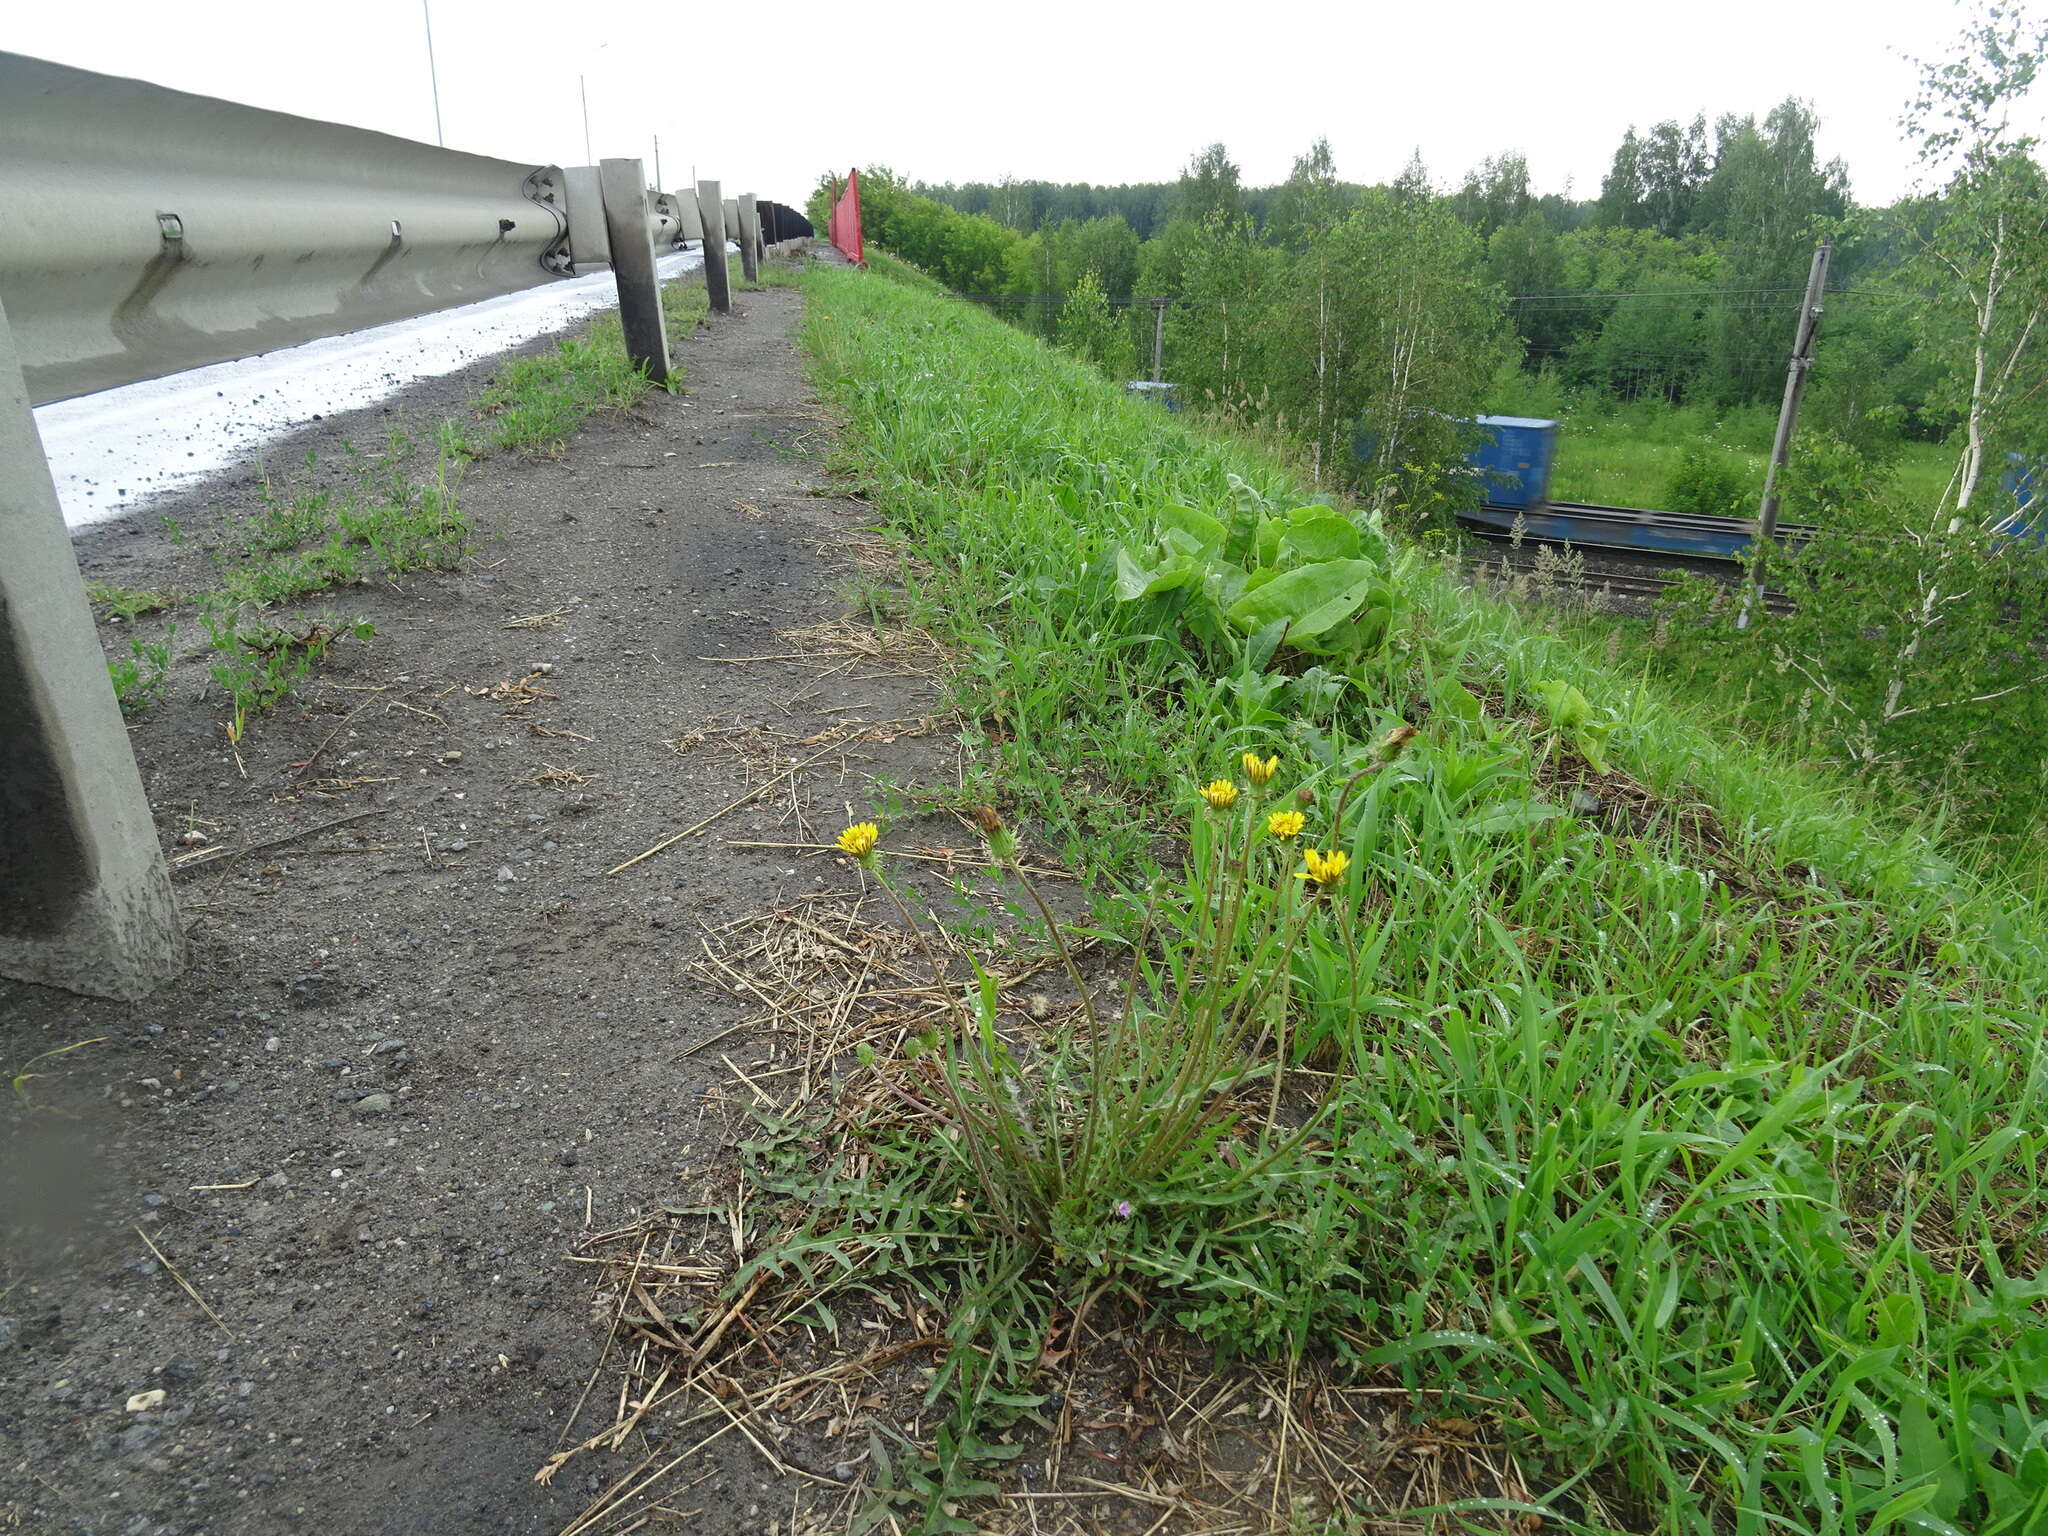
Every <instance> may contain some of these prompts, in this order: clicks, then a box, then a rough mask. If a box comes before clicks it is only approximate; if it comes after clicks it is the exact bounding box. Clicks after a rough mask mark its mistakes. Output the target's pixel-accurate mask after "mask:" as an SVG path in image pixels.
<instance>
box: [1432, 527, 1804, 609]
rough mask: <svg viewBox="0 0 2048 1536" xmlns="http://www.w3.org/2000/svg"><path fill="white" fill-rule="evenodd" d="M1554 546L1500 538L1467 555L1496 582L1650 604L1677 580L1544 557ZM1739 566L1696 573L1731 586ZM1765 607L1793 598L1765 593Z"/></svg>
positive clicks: (1777, 606) (1730, 564)
mask: <svg viewBox="0 0 2048 1536" xmlns="http://www.w3.org/2000/svg"><path fill="white" fill-rule="evenodd" d="M1554 547H1556V546H1553V545H1549V544H1543V543H1539V544H1537V545H1536V547H1534V548H1530V547H1528V546H1527V545H1525V546H1524V547H1522V548H1519V549H1518V548H1516V547H1515V546H1513V545H1512V544H1508V543H1505V542H1502V543H1498V544H1496V543H1493V542H1492V541H1488V547H1486V548H1483V549H1480V550H1476V551H1474V552H1473V553H1472V555H1471V557H1470V564H1471V566H1472V568H1473V569H1474V570H1475V571H1476V572H1478V573H1479V574H1481V575H1484V576H1489V577H1491V578H1493V579H1495V580H1499V581H1504V582H1505V581H1514V580H1516V579H1518V578H1527V579H1531V580H1533V581H1535V582H1538V583H1541V584H1545V585H1551V586H1568V587H1570V588H1572V589H1573V590H1574V591H1578V592H1584V593H1589V594H1591V595H1594V596H1602V595H1605V596H1611V597H1626V598H1633V599H1635V600H1636V601H1638V602H1644V603H1652V602H1655V601H1656V600H1657V599H1658V598H1660V597H1662V596H1664V594H1665V593H1667V592H1669V591H1670V590H1671V589H1672V588H1673V587H1675V586H1677V585H1678V583H1679V580H1680V577H1679V576H1677V575H1670V576H1666V575H1660V574H1658V573H1657V572H1655V571H1648V570H1642V569H1635V570H1629V569H1625V568H1617V567H1615V566H1613V565H1609V564H1597V563H1589V562H1587V561H1586V560H1585V558H1584V556H1581V557H1580V558H1579V560H1577V561H1574V562H1571V563H1560V562H1558V561H1555V560H1545V559H1544V558H1543V551H1544V550H1545V549H1549V548H1554ZM1741 569H1742V567H1741V563H1740V562H1739V561H1735V560H1729V561H1726V562H1725V563H1723V564H1722V565H1721V567H1720V568H1719V569H1717V570H1715V571H1713V572H1711V573H1705V572H1703V573H1701V574H1711V576H1712V577H1713V579H1715V580H1719V581H1721V582H1723V583H1724V584H1726V585H1728V586H1734V585H1735V584H1736V582H1737V581H1738V580H1739V579H1740V574H1741ZM1764 608H1765V610H1766V611H1767V612H1771V613H1789V612H1791V610H1792V600H1791V599H1790V598H1788V597H1787V596H1786V595H1785V594H1784V593H1782V592H1773V591H1766V592H1765V593H1764Z"/></svg>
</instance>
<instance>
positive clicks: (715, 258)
mask: <svg viewBox="0 0 2048 1536" xmlns="http://www.w3.org/2000/svg"><path fill="white" fill-rule="evenodd" d="M697 216H698V218H699V219H701V220H702V221H703V224H704V287H705V290H706V292H708V293H709V294H710V295H711V307H712V309H714V310H715V311H717V312H718V313H719V314H721V315H729V314H731V313H732V279H731V278H730V277H728V276H727V275H726V270H725V204H724V203H723V202H722V201H720V199H719V195H718V183H717V182H715V181H700V182H698V183H697Z"/></svg>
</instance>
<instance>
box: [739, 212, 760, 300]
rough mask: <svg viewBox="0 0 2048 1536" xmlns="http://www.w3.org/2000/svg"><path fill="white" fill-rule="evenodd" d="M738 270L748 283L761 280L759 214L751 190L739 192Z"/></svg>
mask: <svg viewBox="0 0 2048 1536" xmlns="http://www.w3.org/2000/svg"><path fill="white" fill-rule="evenodd" d="M740 270H741V271H742V272H744V273H746V274H747V281H748V282H750V283H758V282H759V281H760V280H761V215H760V212H759V211H758V210H757V209H756V208H755V206H754V194H753V193H751V192H742V193H741V194H740Z"/></svg>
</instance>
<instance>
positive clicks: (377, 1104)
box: [356, 1093, 391, 1115]
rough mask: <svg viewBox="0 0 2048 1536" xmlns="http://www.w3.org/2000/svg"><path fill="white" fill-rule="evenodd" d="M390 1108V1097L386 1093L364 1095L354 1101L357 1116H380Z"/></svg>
mask: <svg viewBox="0 0 2048 1536" xmlns="http://www.w3.org/2000/svg"><path fill="white" fill-rule="evenodd" d="M390 1107H391V1095H390V1094H388V1093H372V1094H366V1095H364V1096H363V1097H362V1098H360V1099H357V1100H356V1113H357V1114H359V1115H381V1114H383V1113H384V1111H385V1110H387V1109H389V1108H390Z"/></svg>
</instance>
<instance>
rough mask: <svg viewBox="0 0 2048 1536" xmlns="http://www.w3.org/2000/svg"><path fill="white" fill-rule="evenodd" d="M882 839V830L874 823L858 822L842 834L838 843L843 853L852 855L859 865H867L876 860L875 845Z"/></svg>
mask: <svg viewBox="0 0 2048 1536" xmlns="http://www.w3.org/2000/svg"><path fill="white" fill-rule="evenodd" d="M881 838H882V833H881V829H880V828H879V827H877V826H876V825H875V824H874V823H873V822H872V821H858V822H855V823H854V824H853V825H852V826H850V827H848V828H847V829H846V830H845V831H844V832H842V833H840V834H839V836H838V838H837V839H836V841H837V842H838V844H839V851H840V852H841V853H844V854H848V855H850V856H851V857H852V858H853V859H854V860H855V861H856V862H857V863H861V864H866V863H869V862H871V861H872V860H873V859H874V856H875V844H876V843H878V842H880V841H881Z"/></svg>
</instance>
